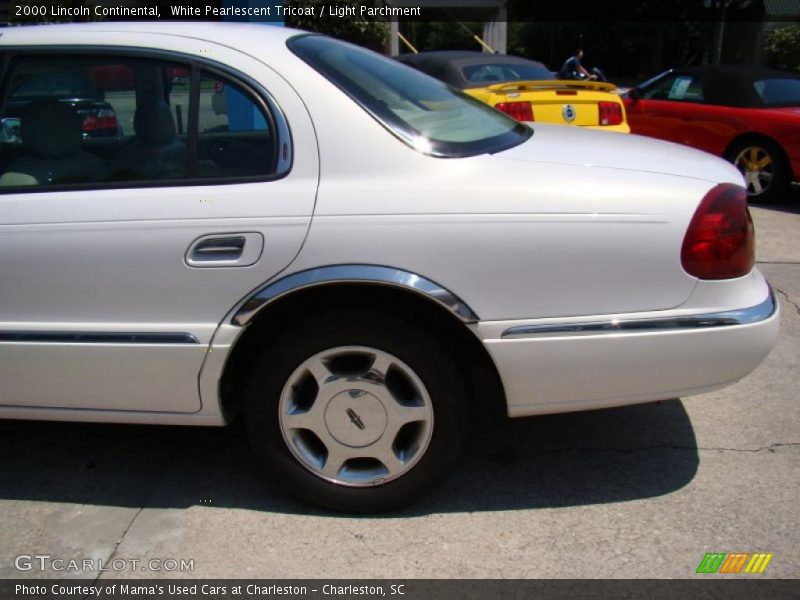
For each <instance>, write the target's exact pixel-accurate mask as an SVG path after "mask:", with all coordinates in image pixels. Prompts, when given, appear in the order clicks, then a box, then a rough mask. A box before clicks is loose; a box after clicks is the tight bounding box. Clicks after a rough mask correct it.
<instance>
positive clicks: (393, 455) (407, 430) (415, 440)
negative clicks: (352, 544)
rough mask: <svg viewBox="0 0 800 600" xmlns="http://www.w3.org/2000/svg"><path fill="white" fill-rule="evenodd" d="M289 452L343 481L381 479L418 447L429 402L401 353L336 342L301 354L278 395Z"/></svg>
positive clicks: (425, 435)
mask: <svg viewBox="0 0 800 600" xmlns="http://www.w3.org/2000/svg"><path fill="white" fill-rule="evenodd" d="M279 411H280V412H279V418H280V430H281V434H282V435H283V439H284V441H285V442H286V444H287V446H288V448H289V450H290V451H291V453H292V455H293V456H294V457H295V458H296V459H297V460H298V461H299V462H300V463H301V464H302V465H303V466H304V467H305V468H306V469H308V470H310V471H311V472H312V473H314V474H315V475H317V476H318V477H320V478H322V479H325V480H327V481H330V482H332V483H336V484H339V485H343V486H350V487H368V486H375V485H381V484H383V483H386V482H388V481H391V480H393V479H396V478H398V477H400V476H402V475H404V474H405V473H407V472H408V471H409V470H410V469H411V468H413V467H414V465H415V464H416V463H417V462H418V461H419V459H420V458H421V457H422V456H423V455H424V454H425V451H426V449H427V447H428V444H429V443H430V439H431V434H432V431H433V406H432V403H431V398H430V395H429V394H428V391H427V390H426V388H425V385H424V384H423V382H422V380H421V379H420V378H419V377H418V376H417V375H416V373H414V371H413V370H412V369H411V368H410V367H409V366H408V365H407V364H405V363H404V362H403V361H401V360H400V359H398V358H397V357H395V356H393V355H391V354H389V353H388V352H385V351H382V350H379V349H376V348H370V347H366V346H342V347H336V348H331V349H329V350H325V351H323V352H319V353H317V354H315V355H313V356H311V357H309V358H308V359H306V360H305V361H303V362H302V363H301V364H300V365H299V366H298V367H297V368H296V369H295V370H294V372H293V373H292V374H291V376H290V377H289V378H288V380H287V381H286V384H285V385H284V387H283V390H282V392H281V396H280V402H279Z"/></svg>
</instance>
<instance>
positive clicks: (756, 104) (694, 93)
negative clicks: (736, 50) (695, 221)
mask: <svg viewBox="0 0 800 600" xmlns="http://www.w3.org/2000/svg"><path fill="white" fill-rule="evenodd" d="M624 102H625V109H626V112H627V114H628V122H629V123H630V126H631V131H632V133H638V134H641V135H648V136H650V137H655V138H659V139H662V140H668V141H671V142H678V143H680V144H686V145H687V146H694V147H695V148H699V149H701V150H705V151H706V152H711V153H712V154H716V155H717V156H722V157H724V158H726V159H728V160H729V161H730V162H732V163H733V164H734V165H736V167H737V168H738V169H739V170H740V171H741V172H742V174H743V175H744V178H745V182H746V184H747V193H748V196H749V197H750V199H751V200H760V201H770V200H774V199H776V198H778V197H781V196H783V195H785V194H786V192H787V190H788V186H789V184H790V183H791V182H792V181H798V180H800V76H799V75H793V74H790V73H784V72H782V71H775V70H772V69H763V68H752V67H740V66H725V65H723V66H703V67H692V68H687V69H672V70H669V71H666V72H664V73H661V74H660V75H658V76H656V77H654V78H652V79H650V80H648V81H646V82H644V83H642V84H640V85H638V86H636V87H635V88H632V89H631V90H629V91H628V92H627V93H626V94H625V97H624Z"/></svg>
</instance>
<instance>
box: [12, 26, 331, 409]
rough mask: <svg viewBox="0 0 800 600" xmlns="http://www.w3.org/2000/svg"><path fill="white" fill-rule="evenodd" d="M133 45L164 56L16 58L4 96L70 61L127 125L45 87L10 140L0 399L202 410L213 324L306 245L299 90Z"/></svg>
mask: <svg viewBox="0 0 800 600" xmlns="http://www.w3.org/2000/svg"><path fill="white" fill-rule="evenodd" d="M151 38H152V39H151ZM98 39H99V40H102V36H98ZM140 40H141V43H142V44H143V45H145V46H147V45H150V46H151V47H156V46H158V47H159V48H160V50H159V51H153V50H148V51H141V50H138V51H135V52H134V51H130V50H126V49H124V48H116V47H115V46H114V41H113V40H111V39H110V38H108V39H107V41H108V45H107V46H102V45H100V46H95V47H94V48H95V49H96V50H92V51H87V50H86V49H85V48H80V49H76V51H75V52H74V53H71V52H70V51H69V49H68V48H67V49H65V48H59V49H58V51H57V53H56V52H55V51H53V52H49V51H48V50H47V49H46V47H42V48H38V49H30V50H29V49H26V48H17V49H6V51H7V52H8V55H9V56H8V60H9V62H8V63H7V64H8V67H7V68H6V70H5V73H4V76H3V83H2V85H3V98H4V99H6V98H8V97H9V96H11V95H12V94H13V91H12V90H13V88H14V86H15V85H17V84H18V83H19V82H20V81H23V80H26V79H28V80H30V79H34V80H35V79H36V77H37V76H39V75H40V74H42V73H50V74H52V73H53V72H55V71H58V70H59V69H61V70H63V71H64V72H68V73H70V74H73V75H75V74H79V75H80V76H81V77H83V78H84V79H85V84H86V86H87V87H88V88H92V93H94V94H95V95H96V96H97V97H98V98H102V101H103V102H104V103H106V104H108V105H109V106H110V108H107V109H106V110H107V111H113V119H114V120H115V123H116V125H117V127H116V128H114V127H108V126H109V125H110V124H111V123H112V122H113V121H112V114H111V113H109V112H106V113H104V114H103V115H93V116H92V118H93V119H94V121H91V120H89V121H87V119H89V117H87V116H85V115H76V112H75V107H74V106H71V105H70V103H69V102H67V101H64V99H63V98H61V97H58V94H56V93H53V91H52V90H51V91H50V92H48V91H47V90H43V91H41V98H39V99H38V100H36V101H35V102H32V103H31V104H30V105H29V106H28V107H27V108H26V107H23V108H22V109H21V110H20V111H19V114H18V115H17V116H15V117H14V118H16V119H19V123H18V125H19V127H18V133H19V135H18V136H17V139H13V136H11V139H7V138H8V136H6V137H5V138H4V139H3V144H2V149H1V150H2V151H1V152H0V273H2V277H3V283H2V285H0V407H21V408H31V407H46V408H59V409H97V410H105V411H154V412H175V413H188V412H196V411H198V410H200V408H201V403H200V398H199V392H198V375H199V372H200V370H201V367H202V363H203V359H204V356H205V353H206V348H207V347H208V345H209V342H210V340H211V338H212V336H213V334H214V332H215V330H216V328H217V327H218V325H219V324H220V322H221V320H222V319H223V317H224V316H225V315H226V313H228V311H229V310H230V309H231V308H232V307H233V306H235V305H236V304H237V303H238V302H239V301H240V300H241V299H242V298H244V297H246V295H247V294H248V293H249V292H250V291H251V290H253V289H254V288H256V287H258V286H260V285H261V284H262V283H263V282H264V281H266V280H268V279H270V278H271V277H272V276H273V275H275V274H276V273H277V272H279V271H280V270H281V269H283V268H284V267H286V266H287V265H288V264H289V263H290V262H291V261H292V259H293V258H294V257H295V256H296V254H297V253H298V251H299V249H300V247H301V245H302V243H303V240H304V239H305V235H306V232H307V230H308V226H309V224H310V219H311V215H312V212H313V206H314V201H315V195H316V189H317V183H318V176H319V165H318V155H317V147H316V139H315V136H314V133H313V127H312V125H311V121H310V118H309V116H308V113H307V111H306V109H305V108H304V106H303V104H302V102H301V100H300V98H299V97H297V95H296V93H295V92H294V91H293V90H292V88H291V87H290V86H289V85H288V84H287V83H286V82H285V81H284V80H283V79H282V78H281V77H279V76H278V75H277V74H276V73H274V72H273V71H272V70H271V69H269V68H268V67H267V66H266V65H264V64H263V63H261V62H259V61H257V60H255V59H252V58H250V57H247V56H245V55H242V54H240V53H238V52H236V51H234V50H231V49H229V48H225V47H218V46H215V45H214V44H210V43H207V42H202V45H203V49H204V50H203V51H204V55H205V56H207V57H208V58H205V59H202V60H197V59H194V58H187V57H186V55H184V54H182V53H181V50H182V48H181V47H180V44H181V43H182V40H181V39H179V38H174V39H170V37H169V36H148V35H145V34H143V35H142V36H140ZM170 46H173V47H172V48H170ZM18 108H19V107H17V109H18ZM17 109H15V110H17ZM3 110H4V108H2V107H0V112H2V111H3ZM26 115H27V117H26ZM54 115H55V116H54ZM58 116H60V117H61V119H60V120H59V119H58V118H57V117H58ZM0 117H2V115H0ZM26 118H28V121H27V122H26ZM70 118H72V119H74V120H75V122H74V123H72V122H68V121H70ZM98 125H105V126H106V127H105V129H113V130H114V132H113V133H110V134H109V135H100V134H96V132H97V126H98ZM76 126H77V127H78V131H79V132H80V133H79V134H78V135H79V136H80V139H79V142H75V137H74V136H75V127H76ZM290 127H291V136H290V130H289V128H290ZM14 131H15V130H13V129H12V133H13V132H14ZM26 134H27V137H26ZM68 138H69V139H68ZM48 144H49V145H48ZM76 144H77V145H76Z"/></svg>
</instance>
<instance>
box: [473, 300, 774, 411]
mask: <svg viewBox="0 0 800 600" xmlns="http://www.w3.org/2000/svg"><path fill="white" fill-rule="evenodd" d="M779 313H780V311H779V308H778V304H777V302H776V300H775V296H774V294H773V293H772V290H769V294H768V297H767V298H765V299H764V300H763V301H762V302H761V303H759V304H757V305H755V306H752V307H749V308H745V309H740V310H729V311H724V312H716V313H702V314H695V315H685V314H682V315H675V316H670V315H661V316H657V317H652V316H650V317H648V318H641V317H637V316H636V315H616V316H615V318H609V319H604V320H600V319H593V320H586V321H576V320H574V319H573V320H570V321H569V322H568V323H562V324H559V323H553V322H552V321H550V322H548V323H546V324H535V323H533V324H531V323H530V322H528V323H526V324H524V325H519V326H510V327H508V328H507V329H505V330H504V331H503V334H502V335H501V336H500V338H499V339H485V340H484V344H485V345H486V348H487V350H488V351H489V354H490V355H491V356H492V358H493V360H494V361H495V364H496V365H497V369H498V371H499V373H500V377H501V379H502V381H503V385H504V388H505V392H506V401H507V405H508V414H509V416H512V417H521V416H528V415H536V414H546V413H557V412H570V411H576V410H589V409H595V408H605V407H609V406H621V405H625V404H635V403H639V402H649V401H653V400H662V399H667V398H674V397H679V396H686V395H691V394H697V393H701V392H706V391H710V390H713V389H716V388H720V387H723V386H725V385H728V384H730V383H734V382H735V381H738V380H739V379H741V378H742V377H744V376H746V375H747V374H749V373H750V372H751V371H753V369H755V368H756V367H757V366H758V365H759V364H760V363H761V361H762V360H764V358H766V356H767V355H768V354H769V352H770V350H771V349H772V346H773V345H774V343H775V339H776V337H777V335H778V323H779V317H780V315H779Z"/></svg>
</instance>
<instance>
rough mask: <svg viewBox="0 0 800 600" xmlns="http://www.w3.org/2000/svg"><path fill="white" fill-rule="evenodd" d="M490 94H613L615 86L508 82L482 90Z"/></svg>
mask: <svg viewBox="0 0 800 600" xmlns="http://www.w3.org/2000/svg"><path fill="white" fill-rule="evenodd" d="M483 89H485V90H487V91H490V92H498V93H505V92H528V91H530V92H533V91H543V90H570V89H573V90H575V89H576V90H586V91H592V92H613V91H614V90H616V89H617V86H616V85H614V84H613V83H604V82H602V81H573V80H562V79H550V80H542V81H509V82H506V83H496V84H494V85H487V86H486V87H485V88H483Z"/></svg>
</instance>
